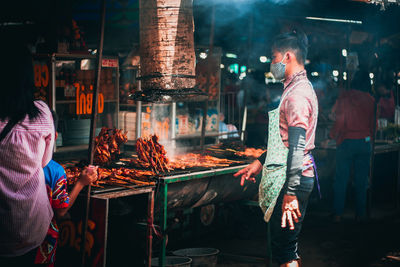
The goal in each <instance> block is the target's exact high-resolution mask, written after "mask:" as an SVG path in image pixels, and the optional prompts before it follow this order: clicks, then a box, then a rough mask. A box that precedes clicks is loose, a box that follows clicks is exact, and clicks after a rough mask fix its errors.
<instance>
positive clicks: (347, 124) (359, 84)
mask: <svg viewBox="0 0 400 267" xmlns="http://www.w3.org/2000/svg"><path fill="white" fill-rule="evenodd" d="M370 90H371V83H370V78H369V74H368V72H367V71H364V70H360V71H358V72H357V73H356V74H355V75H354V78H353V80H352V81H351V84H350V90H347V91H344V92H343V93H342V94H341V95H339V98H338V99H337V101H336V103H335V105H334V107H333V110H334V116H332V117H334V118H335V124H334V125H333V127H332V128H331V131H330V133H329V136H330V138H332V139H335V140H336V176H335V181H334V188H333V189H334V200H333V212H334V221H335V222H339V221H340V220H341V217H342V214H343V210H344V206H345V198H346V189H347V184H348V180H349V177H350V171H351V167H352V166H353V165H354V182H355V191H356V198H355V199H356V217H357V220H361V221H363V220H365V219H366V216H367V213H366V211H367V208H366V207H367V205H366V203H367V189H368V176H369V165H370V158H371V139H372V138H374V132H373V129H374V123H375V124H376V121H374V117H375V114H374V109H375V108H374V102H375V99H374V98H373V97H372V96H371V95H370V94H369V92H370ZM327 141H329V140H327Z"/></svg>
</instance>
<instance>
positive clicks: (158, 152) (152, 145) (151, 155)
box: [136, 135, 170, 173]
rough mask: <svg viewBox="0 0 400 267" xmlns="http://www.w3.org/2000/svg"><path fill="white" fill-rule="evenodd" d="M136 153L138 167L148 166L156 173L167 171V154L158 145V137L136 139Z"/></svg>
mask: <svg viewBox="0 0 400 267" xmlns="http://www.w3.org/2000/svg"><path fill="white" fill-rule="evenodd" d="M136 152H137V155H138V158H139V162H138V163H139V165H142V166H146V165H149V166H150V167H151V169H153V170H154V172H156V173H160V172H162V173H164V172H167V171H169V170H170V169H169V168H168V159H167V156H166V154H167V152H165V149H164V147H163V146H162V145H161V144H159V143H158V136H157V135H151V136H150V137H148V138H138V139H137V140H136Z"/></svg>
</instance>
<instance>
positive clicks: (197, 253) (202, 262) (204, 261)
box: [172, 248, 219, 267]
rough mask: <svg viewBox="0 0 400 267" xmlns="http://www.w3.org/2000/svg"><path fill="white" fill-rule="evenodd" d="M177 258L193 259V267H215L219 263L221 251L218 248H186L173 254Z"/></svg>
mask: <svg viewBox="0 0 400 267" xmlns="http://www.w3.org/2000/svg"><path fill="white" fill-rule="evenodd" d="M172 253H173V254H174V255H176V256H186V257H189V258H191V259H192V266H197V267H200V266H201V267H206V266H207V267H208V266H210V267H215V266H217V262H218V254H219V250H218V249H216V248H184V249H179V250H175V251H173V252H172Z"/></svg>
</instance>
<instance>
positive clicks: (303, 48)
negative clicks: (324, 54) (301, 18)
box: [271, 30, 308, 65]
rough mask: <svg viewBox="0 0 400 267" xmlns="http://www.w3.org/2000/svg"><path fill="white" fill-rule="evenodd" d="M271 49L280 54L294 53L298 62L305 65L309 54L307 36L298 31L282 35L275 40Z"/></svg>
mask: <svg viewBox="0 0 400 267" xmlns="http://www.w3.org/2000/svg"><path fill="white" fill-rule="evenodd" d="M271 49H272V50H277V51H279V52H280V53H285V52H287V51H292V52H293V53H294V54H295V55H296V59H297V62H299V63H300V64H302V65H304V63H305V61H306V58H307V53H308V38H307V35H306V34H305V33H304V32H302V31H298V30H295V31H292V32H287V33H282V34H280V35H278V36H276V37H275V38H274V39H273V41H272V46H271Z"/></svg>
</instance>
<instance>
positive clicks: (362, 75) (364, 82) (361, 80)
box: [350, 70, 371, 93]
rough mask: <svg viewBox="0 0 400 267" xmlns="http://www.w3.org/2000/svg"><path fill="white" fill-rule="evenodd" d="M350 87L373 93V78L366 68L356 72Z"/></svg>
mask: <svg viewBox="0 0 400 267" xmlns="http://www.w3.org/2000/svg"><path fill="white" fill-rule="evenodd" d="M350 88H351V89H354V90H358V91H362V92H367V93H371V79H370V78H369V73H368V71H366V70H359V71H357V72H356V73H355V74H354V77H353V79H352V80H351V83H350Z"/></svg>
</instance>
